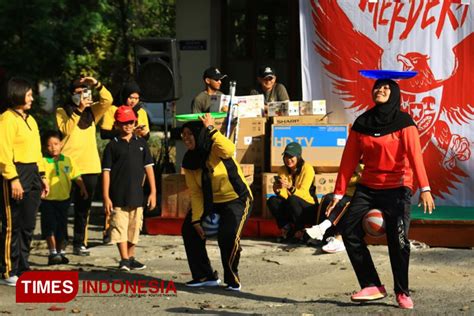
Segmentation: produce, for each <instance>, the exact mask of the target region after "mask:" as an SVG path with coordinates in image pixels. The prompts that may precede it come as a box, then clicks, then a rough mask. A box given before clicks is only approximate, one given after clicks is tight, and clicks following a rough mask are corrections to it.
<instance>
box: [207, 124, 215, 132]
mask: <svg viewBox="0 0 474 316" xmlns="http://www.w3.org/2000/svg"><path fill="white" fill-rule="evenodd" d="M206 128H207V130H208V131H209V132H212V131H213V130H214V125H209V126H208V127H206Z"/></svg>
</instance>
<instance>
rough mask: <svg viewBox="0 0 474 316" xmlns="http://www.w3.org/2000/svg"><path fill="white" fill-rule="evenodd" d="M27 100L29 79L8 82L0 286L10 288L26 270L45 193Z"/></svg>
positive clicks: (2, 130)
mask: <svg viewBox="0 0 474 316" xmlns="http://www.w3.org/2000/svg"><path fill="white" fill-rule="evenodd" d="M32 102H33V90H32V85H31V83H30V82H28V81H27V80H25V79H23V78H12V79H10V80H9V81H8V83H7V87H6V106H7V110H6V111H5V112H4V113H2V114H1V115H0V139H1V140H2V141H1V142H0V171H1V176H0V178H1V182H2V185H1V186H0V191H1V193H2V194H1V202H0V213H1V220H2V234H1V245H0V256H1V259H2V262H1V267H2V278H1V279H0V284H5V285H9V286H16V281H17V280H18V276H19V275H20V274H21V273H22V272H25V271H28V270H29V269H30V265H29V263H28V257H29V254H30V244H31V238H32V236H33V231H34V229H35V224H36V213H37V210H38V207H39V204H40V198H41V196H42V195H43V196H46V195H47V194H48V192H49V187H48V183H47V181H46V178H45V177H44V169H43V162H42V161H43V157H42V154H41V141H40V135H39V131H38V125H37V124H36V121H35V119H34V118H33V117H32V116H31V115H29V114H28V110H29V109H31V104H32Z"/></svg>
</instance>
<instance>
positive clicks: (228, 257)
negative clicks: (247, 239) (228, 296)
mask: <svg viewBox="0 0 474 316" xmlns="http://www.w3.org/2000/svg"><path fill="white" fill-rule="evenodd" d="M214 210H216V213H218V214H219V215H220V220H219V232H218V234H217V241H218V244H219V249H220V251H221V260H222V266H223V267H224V282H225V283H226V284H228V285H231V286H235V287H238V286H239V285H240V279H239V271H238V266H239V260H240V252H241V251H242V248H241V247H240V235H241V234H242V230H243V227H244V224H245V222H246V220H247V218H248V216H249V215H250V212H251V210H252V200H251V198H250V197H247V198H242V199H235V200H233V201H229V202H226V203H218V204H217V203H215V204H214ZM191 215H192V211H189V212H188V215H187V216H186V218H185V220H184V222H183V226H182V229H181V232H182V235H183V241H184V248H185V250H186V256H187V258H188V264H189V268H190V269H191V274H192V276H193V279H194V280H199V279H202V278H206V277H207V278H212V277H213V269H212V266H211V262H210V261H209V257H208V255H207V251H206V240H205V239H201V237H199V235H198V234H197V232H196V229H195V228H194V226H193V225H192V224H191Z"/></svg>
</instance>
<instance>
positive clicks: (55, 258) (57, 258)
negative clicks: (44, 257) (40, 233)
mask: <svg viewBox="0 0 474 316" xmlns="http://www.w3.org/2000/svg"><path fill="white" fill-rule="evenodd" d="M61 262H62V257H61V255H60V254H58V253H55V254H50V255H49V256H48V266H52V265H55V264H61Z"/></svg>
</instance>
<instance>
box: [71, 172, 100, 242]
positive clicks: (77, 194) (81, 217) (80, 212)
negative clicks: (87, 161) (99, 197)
mask: <svg viewBox="0 0 474 316" xmlns="http://www.w3.org/2000/svg"><path fill="white" fill-rule="evenodd" d="M81 178H82V181H84V185H85V186H86V190H87V193H88V194H89V197H88V198H87V199H84V198H83V197H82V196H81V190H80V189H79V186H78V185H77V184H76V183H75V182H74V184H73V188H74V189H73V190H74V191H73V192H74V239H73V245H74V247H76V248H77V247H81V246H87V238H88V236H87V225H88V224H89V214H90V210H91V204H92V199H93V198H94V192H95V188H96V185H97V180H98V178H99V175H98V174H83V175H81Z"/></svg>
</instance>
